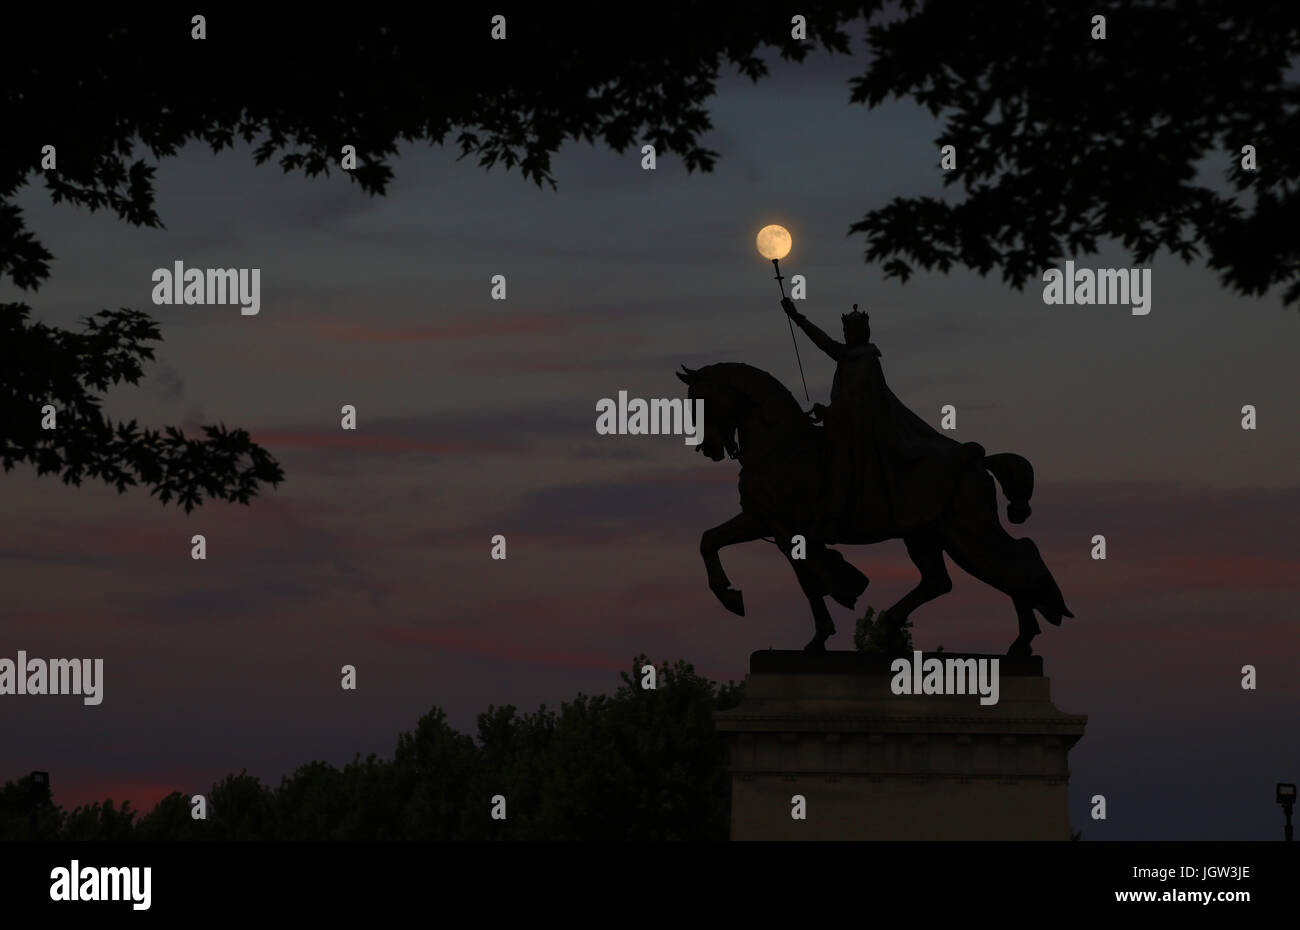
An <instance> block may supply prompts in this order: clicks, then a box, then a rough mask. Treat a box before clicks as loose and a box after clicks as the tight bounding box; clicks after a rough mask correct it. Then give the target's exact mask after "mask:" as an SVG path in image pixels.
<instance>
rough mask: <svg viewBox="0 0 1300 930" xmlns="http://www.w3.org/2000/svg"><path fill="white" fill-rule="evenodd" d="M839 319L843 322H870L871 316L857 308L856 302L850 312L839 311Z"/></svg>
mask: <svg viewBox="0 0 1300 930" xmlns="http://www.w3.org/2000/svg"><path fill="white" fill-rule="evenodd" d="M840 319H841V320H842V321H843V322H845V323H857V324H859V325H861V324H865V323H870V322H871V317H869V316H867V315H866V314H865V313H863V312H862V311H861V310H859V309H858V305H857V304H854V305H853V312H852V313H841V314H840Z"/></svg>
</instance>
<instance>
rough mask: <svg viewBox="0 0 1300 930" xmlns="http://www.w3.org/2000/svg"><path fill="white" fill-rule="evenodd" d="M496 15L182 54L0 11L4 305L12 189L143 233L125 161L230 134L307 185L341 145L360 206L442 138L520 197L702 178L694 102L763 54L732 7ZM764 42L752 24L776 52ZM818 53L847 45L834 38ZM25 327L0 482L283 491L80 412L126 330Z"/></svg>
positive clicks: (293, 28) (0, 394)
mask: <svg viewBox="0 0 1300 930" xmlns="http://www.w3.org/2000/svg"><path fill="white" fill-rule="evenodd" d="M502 9H503V10H504V12H505V13H506V14H507V40H506V41H493V40H491V38H490V36H489V29H490V19H491V14H489V13H487V12H479V11H469V10H466V9H464V8H463V7H457V6H453V7H451V8H446V7H438V8H437V9H430V10H429V11H428V12H424V13H416V14H403V15H393V16H391V17H389V18H388V19H387V21H386V22H382V23H381V22H379V21H377V20H374V19H367V18H366V17H365V16H363V15H361V16H359V15H349V16H346V17H335V16H320V17H315V16H312V17H306V16H301V15H291V14H290V13H289V12H287V11H286V12H279V11H276V10H274V9H271V8H267V7H261V8H258V9H257V10H256V11H249V12H245V13H233V12H232V13H223V14H213V15H210V16H208V22H207V30H208V33H207V36H208V37H207V38H206V39H204V40H195V39H193V38H191V29H192V26H191V16H190V14H189V13H177V12H171V13H154V12H149V13H135V14H131V13H120V12H119V13H112V14H109V13H98V12H94V11H88V12H87V13H86V14H85V15H84V16H83V15H78V16H63V15H57V16H56V15H53V14H52V13H51V12H50V11H49V10H48V9H47V10H45V11H42V10H41V9H40V8H39V7H28V8H26V9H25V10H23V11H22V12H19V13H14V14H13V15H9V14H8V13H7V14H6V34H7V35H8V36H9V38H10V42H9V44H8V47H7V50H6V54H5V56H3V58H0V124H3V125H4V126H5V127H6V129H5V132H6V140H5V145H4V146H3V147H0V275H2V276H7V277H8V278H10V279H11V280H12V281H13V282H14V284H16V285H17V286H18V287H20V288H23V289H33V288H35V287H37V286H38V285H39V284H40V282H42V281H43V280H45V279H46V278H47V277H48V275H49V262H50V260H51V258H52V256H51V254H50V252H49V251H48V250H47V249H46V248H45V247H44V246H43V245H42V244H41V243H40V241H39V240H38V239H37V237H36V236H35V235H33V234H32V233H31V232H30V231H28V230H27V228H26V224H25V221H24V218H23V214H22V211H21V210H20V209H19V208H18V207H17V206H16V205H15V204H13V203H12V198H13V196H14V195H15V193H16V192H17V191H18V190H19V189H20V188H21V187H22V186H23V185H24V184H25V183H26V182H27V180H28V178H29V176H31V175H32V174H33V173H36V174H39V175H40V177H41V179H42V180H43V182H44V184H45V186H46V188H47V189H48V191H49V192H50V195H51V197H52V198H53V200H54V201H55V202H56V203H59V202H64V201H66V202H68V203H71V204H75V205H78V206H82V207H86V208H87V209H90V210H98V209H101V208H103V209H109V210H112V211H113V212H114V213H116V214H117V216H118V217H120V218H121V219H123V220H125V221H126V222H128V223H131V224H133V225H137V226H161V225H162V220H161V217H160V216H159V214H158V212H157V211H156V210H155V207H154V190H153V176H154V166H152V165H150V164H148V163H146V162H145V161H144V160H143V159H142V158H137V157H136V155H137V150H139V149H142V150H144V151H147V152H148V153H149V154H150V155H152V156H153V157H154V158H155V159H161V158H165V157H169V156H172V155H175V154H176V152H177V151H178V150H179V149H180V148H181V147H182V146H183V145H185V144H186V143H188V142H191V141H199V142H203V143H206V144H208V145H210V146H211V147H212V148H213V149H214V150H217V151H219V150H221V149H224V148H227V147H229V146H231V145H232V144H233V143H234V141H235V140H236V139H237V138H240V139H243V140H245V141H247V142H249V143H252V142H256V143H257V147H256V159H257V161H258V162H259V163H262V162H265V161H267V160H269V159H272V158H277V157H278V161H279V164H280V165H281V167H282V168H283V169H284V170H285V171H286V172H288V171H299V170H300V171H304V172H305V173H306V174H307V175H316V174H321V173H328V172H329V168H330V166H331V165H334V164H337V161H336V159H338V158H339V156H340V151H341V147H342V146H343V145H344V144H353V145H355V146H356V147H357V151H358V164H357V167H356V169H355V171H350V172H348V173H347V174H348V177H349V178H350V179H351V180H353V181H355V182H356V183H358V184H360V185H361V188H362V189H363V190H364V191H366V192H367V193H370V194H382V193H383V192H384V190H385V188H386V185H387V183H388V180H389V179H390V177H391V176H392V169H391V168H390V167H389V165H388V163H387V161H388V159H389V158H390V157H391V156H392V155H393V154H395V153H396V151H397V145H398V143H399V142H400V141H403V140H408V141H410V140H417V139H425V140H428V141H429V142H431V143H435V144H440V143H442V142H443V141H444V140H446V139H448V138H449V137H451V138H454V140H455V144H456V145H457V146H458V147H459V148H460V150H461V152H462V155H472V156H474V157H476V158H477V159H478V160H479V162H480V163H481V164H482V165H484V166H487V167H490V166H492V165H495V164H501V165H504V166H505V167H507V168H510V167H518V168H519V170H520V171H521V172H522V173H523V175H524V177H526V178H528V179H530V180H533V181H536V182H537V183H538V184H541V183H542V182H543V181H550V180H551V177H550V156H551V153H553V152H554V151H555V150H556V149H558V147H559V146H560V144H561V143H562V142H563V141H565V140H566V139H583V140H585V141H588V142H594V141H595V140H597V139H599V140H600V141H602V142H603V143H605V144H607V145H611V146H613V147H614V148H616V149H618V150H619V151H622V150H623V149H625V148H626V147H627V146H629V145H631V144H632V143H633V142H636V143H638V144H639V143H641V142H643V141H648V142H651V143H653V144H654V145H655V146H656V147H657V148H658V150H659V151H660V152H661V153H669V152H676V153H678V154H680V155H681V156H682V158H683V159H684V160H685V162H686V164H687V167H688V168H691V169H695V168H707V167H709V166H710V165H711V164H712V159H713V157H714V156H713V153H712V152H710V151H708V150H707V149H704V148H703V147H702V146H701V145H700V144H699V141H698V137H699V134H700V133H701V132H702V131H703V130H705V129H707V128H708V126H709V122H708V118H707V115H706V113H705V111H704V109H703V107H702V105H701V102H702V101H703V100H704V99H706V98H707V97H708V96H709V95H711V94H712V92H713V87H714V81H715V79H716V77H717V72H718V68H719V65H720V63H721V62H722V61H723V60H728V61H731V62H733V63H735V64H736V65H737V66H738V67H740V68H741V70H742V71H744V72H746V73H748V74H750V75H751V76H753V77H757V76H758V75H759V74H761V73H762V71H763V66H762V64H761V62H759V60H758V58H757V57H756V56H755V55H754V50H755V48H756V47H757V46H758V45H759V44H760V42H765V41H771V39H772V37H771V36H766V35H764V34H762V33H761V32H759V31H756V30H754V29H753V28H752V27H751V26H749V25H747V19H748V18H749V16H750V15H752V10H750V9H749V8H747V7H741V6H740V5H738V4H737V5H734V6H733V5H724V6H722V7H719V8H717V9H714V8H712V7H709V6H702V7H693V8H692V10H691V21H690V23H689V25H683V24H681V23H679V22H678V21H676V19H675V18H674V17H666V16H663V15H662V14H661V12H660V11H658V10H656V11H654V13H653V15H647V16H646V17H645V21H644V22H642V23H641V24H640V25H639V27H638V28H629V27H630V25H631V24H629V23H628V22H626V19H625V15H624V14H625V13H626V11H623V13H620V16H619V17H617V18H613V19H611V18H610V17H608V16H607V15H606V14H605V12H604V11H594V10H593V11H591V13H590V14H586V13H584V14H580V15H571V16H566V15H563V14H561V13H557V12H553V11H550V10H541V9H540V8H538V9H535V10H531V11H528V12H524V11H517V12H510V11H509V10H505V9H504V8H502ZM742 11H743V12H744V14H745V15H740V14H741V13H742ZM839 15H840V14H838V13H835V14H834V15H833V16H832V15H831V14H829V13H828V15H827V17H826V19H827V20H831V19H833V18H839ZM780 25H781V24H780V22H779V21H777V22H774V23H773V24H772V26H773V30H774V32H773V35H774V36H776V38H777V41H778V42H779V40H780V39H779V37H780V35H781V34H782V28H778V27H780ZM785 31H786V33H787V35H788V30H785ZM822 41H823V42H824V43H825V44H826V45H827V46H828V47H838V48H845V47H846V46H845V44H844V43H845V39H844V36H843V35H842V34H841V33H840V32H839V31H838V30H836V29H827V30H825V31H824V32H823V33H822ZM781 44H782V45H783V51H784V52H785V54H787V55H789V56H790V57H792V58H795V59H799V58H802V57H803V56H804V54H805V48H804V46H803V44H801V43H797V42H794V41H792V40H789V39H788V38H787V40H786V41H785V42H783V43H781ZM233 62H242V63H252V62H255V63H256V64H255V66H251V67H245V66H243V65H241V66H238V67H234V66H232V63H233ZM45 145H54V146H55V148H56V152H57V158H58V163H57V168H56V169H54V170H46V171H42V170H41V168H40V164H39V163H40V158H41V151H42V147H43V146H45ZM29 313H30V308H29V307H28V306H27V305H26V304H4V305H0V339H3V343H4V345H5V347H6V349H7V350H8V351H6V352H5V354H4V356H3V358H0V361H2V362H3V367H0V442H2V443H3V445H2V446H0V455H2V456H3V461H4V463H5V468H6V470H9V469H10V468H11V467H12V466H13V464H14V463H15V462H23V461H27V462H31V463H33V464H34V465H35V466H36V468H37V471H38V473H40V474H46V473H54V472H58V473H61V474H62V476H63V478H64V480H65V481H66V482H68V483H72V484H79V483H80V480H81V478H82V476H83V475H84V476H88V477H94V478H101V479H103V480H104V481H107V482H109V483H111V484H113V485H115V486H116V487H117V488H118V490H119V492H121V491H125V490H126V488H128V487H130V486H132V485H135V484H143V485H146V486H148V487H150V488H151V489H152V490H153V492H154V493H156V494H157V495H158V497H159V498H160V499H161V500H162V501H163V502H167V501H169V500H171V499H173V498H174V499H175V500H176V501H177V502H178V503H179V504H180V505H181V506H183V507H184V508H185V510H186V512H189V511H190V510H191V509H192V508H193V507H195V506H197V505H199V504H200V503H201V502H202V501H203V499H204V496H205V495H206V496H207V497H209V498H215V499H224V500H231V501H239V502H241V503H248V502H249V499H250V498H251V497H252V496H253V495H254V494H256V493H257V489H258V487H259V486H260V485H261V484H263V483H270V484H271V485H275V484H277V483H278V482H279V481H280V480H281V479H282V477H283V473H282V471H281V469H280V467H279V465H278V464H277V463H276V462H275V460H274V459H273V458H272V457H271V456H270V455H269V454H268V453H267V452H266V451H265V450H263V449H262V448H260V447H259V446H257V445H256V444H255V443H253V442H252V441H251V440H250V438H249V436H248V434H247V433H245V432H243V431H242V430H233V431H227V430H226V429H225V427H224V426H210V427H204V431H205V433H206V434H207V438H206V439H205V440H196V439H192V438H187V437H185V435H184V434H183V433H182V432H181V431H180V430H179V429H176V428H174V427H169V428H166V429H164V430H161V431H154V430H140V429H138V428H137V427H136V424H135V422H134V421H131V422H130V423H125V424H115V423H112V422H110V421H109V420H108V419H106V418H105V417H103V415H102V414H101V413H100V411H99V409H98V403H99V401H98V399H97V397H96V396H95V395H96V394H97V393H98V392H102V391H103V390H105V389H106V388H107V387H108V386H109V385H111V384H114V383H117V382H118V381H125V382H127V383H129V384H134V383H137V381H138V378H139V376H140V373H141V372H140V365H139V362H140V361H141V360H147V359H151V358H152V357H153V354H152V350H151V349H149V348H148V347H146V346H145V345H144V343H145V342H147V341H149V340H152V339H156V338H157V336H158V334H157V329H156V328H155V327H154V325H153V324H152V322H151V321H150V319H149V317H147V316H146V315H144V314H142V313H139V312H136V311H131V310H126V309H123V310H119V311H101V312H99V313H97V314H95V315H94V316H92V317H90V318H89V319H88V322H87V332H86V333H85V334H84V335H79V334H74V333H71V332H66V331H63V330H59V329H53V328H49V327H43V326H41V325H40V324H28V322H27V318H28V315H29ZM101 356H104V358H102V359H101ZM47 402H49V403H54V404H55V406H56V407H57V408H58V414H59V416H60V418H61V422H60V424H59V428H58V429H57V430H42V429H40V428H39V411H40V407H41V405H42V404H44V403H47ZM69 411H70V412H71V415H69Z"/></svg>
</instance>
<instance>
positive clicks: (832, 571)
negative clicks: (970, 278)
mask: <svg viewBox="0 0 1300 930" xmlns="http://www.w3.org/2000/svg"><path fill="white" fill-rule="evenodd" d="M677 377H678V378H680V379H681V380H682V381H683V382H685V383H686V384H687V386H688V387H689V388H690V392H689V397H690V399H691V400H692V401H694V400H697V399H699V400H703V401H704V435H703V437H702V439H701V441H700V443H699V445H698V447H697V450H696V451H698V452H702V453H703V454H704V455H706V456H707V457H708V458H710V459H712V460H713V461H715V462H720V461H722V460H723V459H724V458H725V457H731V458H734V459H736V460H738V461H739V462H740V464H741V471H740V506H741V512H740V513H739V514H737V515H736V516H734V517H732V518H731V519H730V520H728V521H726V522H725V523H722V524H720V525H718V526H715V527H713V528H712V529H709V530H705V531H704V535H703V536H702V537H701V539H700V554H701V555H702V556H703V557H704V565H705V567H706V569H707V570H708V578H709V588H710V589H711V590H712V591H713V593H714V594H715V595H716V596H717V598H718V600H720V601H721V602H722V605H723V606H724V607H726V608H727V609H728V610H730V611H731V612H733V613H735V614H739V615H741V616H744V613H745V604H744V599H743V598H742V596H741V592H740V591H738V590H736V589H735V588H733V587H732V586H731V582H730V581H729V580H728V578H727V573H726V572H725V571H724V570H723V568H722V560H721V558H719V555H718V552H719V550H720V549H722V548H724V547H726V546H731V545H735V544H736V543H743V542H752V541H753V540H756V539H769V538H770V541H772V542H775V543H776V544H777V546H778V547H779V548H780V549H781V551H782V552H783V553H784V554H785V556H786V558H787V559H789V561H790V564H791V566H792V567H793V568H794V572H795V576H796V578H797V579H798V582H799V585H800V587H801V588H802V589H803V592H804V594H805V595H806V596H807V598H808V603H809V604H810V605H811V607H812V613H813V620H814V624H815V629H816V632H815V635H814V636H813V638H812V640H811V641H810V642H809V643H808V645H807V646H805V647H804V648H805V650H806V651H808V652H823V651H825V648H826V640H827V638H829V637H830V636H831V634H833V633H834V632H835V625H834V623H832V622H831V616H830V612H829V611H828V610H827V608H826V602H825V598H826V597H828V596H829V597H831V598H833V599H834V600H835V601H837V602H838V603H840V604H842V605H843V606H845V607H848V608H852V607H853V606H854V605H855V604H856V602H857V599H858V597H859V596H860V595H861V594H862V592H863V591H865V590H866V587H867V583H868V581H867V578H866V576H865V575H863V574H862V573H861V572H860V571H858V570H857V569H856V568H854V567H853V566H852V565H850V564H849V563H848V562H846V561H845V560H844V557H843V556H842V555H840V553H838V552H836V551H835V550H833V549H829V548H827V546H830V545H835V544H843V545H868V544H871V543H877V542H883V541H884V540H887V539H894V538H901V539H902V540H903V543H904V544H905V545H906V547H907V554H908V556H910V557H911V559H912V562H913V563H914V564H915V565H916V567H917V569H918V570H919V571H920V573H921V580H920V582H919V583H918V584H917V586H916V587H915V588H913V589H912V590H911V591H909V592H908V593H907V594H905V595H903V597H902V598H900V599H899V601H898V602H897V603H896V604H894V605H893V606H891V607H890V608H888V609H887V610H886V611H885V612H884V613H883V614H882V615H881V622H883V623H884V624H885V627H886V629H887V631H888V632H889V648H891V649H896V650H900V651H901V650H902V648H903V637H902V629H903V624H904V623H905V622H906V620H907V618H908V616H909V615H910V614H911V612H912V611H913V610H915V609H916V608H917V607H919V606H920V605H922V604H924V603H926V602H927V601H931V600H933V599H934V598H936V597H939V596H940V595H942V594H947V593H948V592H949V591H951V590H952V579H950V578H949V577H948V571H947V568H946V566H945V565H944V558H943V557H944V554H945V553H947V555H948V556H949V557H950V558H951V559H952V560H953V562H955V563H956V564H957V565H958V566H960V567H961V568H962V569H963V570H965V571H966V572H967V573H969V574H971V575H973V576H974V577H976V578H978V579H979V580H980V581H983V582H984V583H985V584H987V585H990V586H992V587H994V588H996V589H998V590H999V591H1001V592H1003V593H1004V594H1006V595H1008V596H1009V597H1010V598H1011V601H1012V603H1013V604H1014V605H1015V610H1016V616H1017V618H1018V619H1019V626H1020V635H1019V636H1017V637H1016V639H1015V641H1014V642H1012V644H1011V647H1010V648H1009V649H1008V650H1007V655H1009V656H1028V655H1031V654H1032V652H1033V650H1032V648H1031V645H1030V643H1031V641H1032V640H1033V638H1034V637H1035V636H1036V635H1038V633H1039V632H1041V629H1040V627H1039V625H1038V621H1037V618H1036V617H1035V616H1034V611H1035V610H1037V611H1038V612H1039V613H1041V614H1042V615H1043V618H1044V619H1046V620H1047V621H1048V622H1049V623H1052V624H1054V625H1057V626H1059V625H1060V623H1061V619H1062V618H1063V617H1073V616H1074V614H1072V613H1070V611H1069V609H1068V608H1067V607H1066V606H1065V600H1064V599H1063V598H1062V596H1061V591H1060V589H1059V588H1058V587H1057V585H1056V581H1055V580H1054V579H1053V578H1052V573H1051V572H1050V571H1049V570H1048V568H1047V566H1046V564H1044V562H1043V559H1042V556H1041V555H1039V552H1038V547H1037V546H1035V545H1034V544H1033V542H1032V541H1030V540H1028V539H1015V538H1013V537H1012V536H1011V535H1010V534H1009V533H1008V532H1007V531H1006V530H1005V529H1004V528H1003V527H1002V524H1001V522H1000V521H999V519H998V514H997V497H996V492H995V489H994V484H993V478H996V479H997V481H998V484H1000V485H1001V486H1002V490H1003V493H1004V494H1005V495H1006V496H1007V500H1008V504H1007V519H1008V520H1010V521H1011V522H1012V523H1021V522H1023V521H1024V519H1025V518H1026V517H1028V516H1029V498H1030V495H1031V494H1032V492H1033V482H1034V473H1033V468H1032V466H1031V465H1030V464H1029V462H1028V461H1027V460H1025V459H1024V458H1022V457H1021V456H1019V455H1015V454H1013V453H1007V452H1004V453H999V454H996V455H986V454H984V450H983V449H982V448H981V447H980V446H978V445H976V444H975V443H966V444H965V446H964V447H963V449H964V450H965V451H964V460H963V461H962V462H961V463H960V466H959V468H958V469H957V470H956V471H955V472H954V475H953V479H952V480H951V481H946V482H942V483H941V482H937V481H931V480H930V478H929V477H928V476H926V477H925V478H924V481H923V483H924V484H925V487H924V488H922V490H923V491H924V492H926V493H933V494H939V495H941V498H942V499H941V500H940V501H939V502H938V504H937V506H936V507H935V508H933V512H934V513H935V514H937V516H936V517H935V518H934V519H931V520H930V521H929V522H927V523H925V524H923V525H920V526H909V527H906V528H905V529H903V530H899V529H897V528H894V527H884V526H877V527H872V526H852V525H851V526H850V527H849V528H847V529H845V530H843V531H840V532H837V533H836V535H837V536H839V537H842V538H834V539H819V538H816V537H815V535H813V534H814V533H815V530H814V528H815V527H818V526H829V525H835V524H834V523H828V522H827V521H824V520H821V519H819V518H820V517H822V516H824V511H825V508H826V506H827V504H828V494H827V484H828V478H827V461H828V450H827V446H826V439H825V438H824V436H825V433H824V430H823V429H822V427H819V426H817V425H816V424H814V423H813V422H812V421H811V420H810V419H809V415H808V414H806V413H805V412H804V411H803V409H802V408H801V407H800V406H799V403H798V401H796V400H795V398H794V395H793V394H791V393H790V392H789V391H788V390H787V389H786V388H785V386H784V385H783V384H781V382H780V381H778V380H777V379H776V378H774V377H772V376H771V375H769V374H768V373H767V372H765V371H762V370H761V369H758V368H755V367H753V366H751V365H745V364H742V363H739V362H723V363H719V364H716V365H708V366H705V367H703V368H699V369H696V370H691V369H688V368H686V367H685V366H682V371H681V372H679V373H678V374H677ZM990 476H991V477H990ZM914 483H915V482H914ZM851 522H852V521H850V523H851ZM805 528H807V529H805ZM795 535H802V536H804V541H805V552H804V557H803V558H795V557H792V555H793V545H792V538H793V537H794V536H795Z"/></svg>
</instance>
